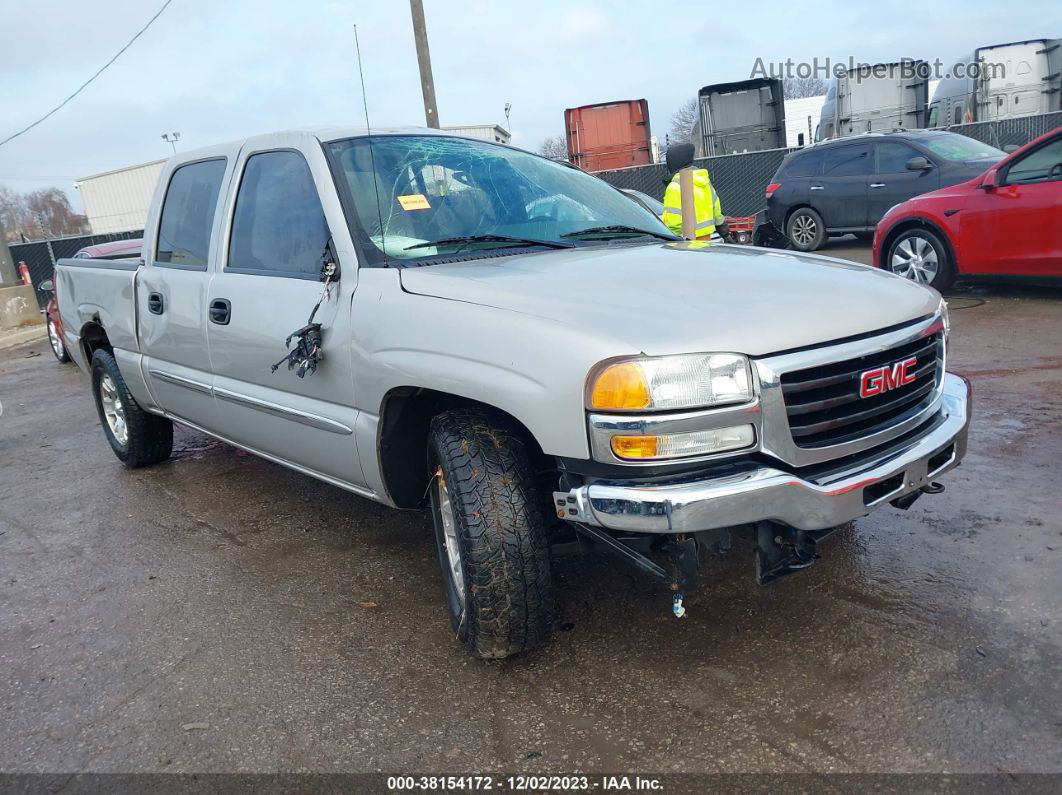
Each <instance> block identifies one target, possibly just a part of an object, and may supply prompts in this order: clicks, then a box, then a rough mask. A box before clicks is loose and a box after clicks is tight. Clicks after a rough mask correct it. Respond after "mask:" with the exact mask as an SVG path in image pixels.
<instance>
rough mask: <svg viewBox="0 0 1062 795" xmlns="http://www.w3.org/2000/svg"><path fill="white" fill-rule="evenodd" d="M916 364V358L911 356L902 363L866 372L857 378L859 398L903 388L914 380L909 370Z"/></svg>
mask: <svg viewBox="0 0 1062 795" xmlns="http://www.w3.org/2000/svg"><path fill="white" fill-rule="evenodd" d="M917 363H918V358H917V357H916V356H912V357H911V358H910V359H904V360H903V361H902V362H896V363H895V364H887V365H885V366H884V367H877V368H875V369H873V370H867V371H866V372H865V373H863V374H862V375H860V376H859V397H861V398H868V397H874V395H881V394H884V393H885V392H888V391H889V390H892V389H896V388H897V387H901V386H905V385H906V384H909V383H911V382H912V381H914V380H915V375H914V373H912V372H911V370H913V369H914V366H915V365H916V364H917Z"/></svg>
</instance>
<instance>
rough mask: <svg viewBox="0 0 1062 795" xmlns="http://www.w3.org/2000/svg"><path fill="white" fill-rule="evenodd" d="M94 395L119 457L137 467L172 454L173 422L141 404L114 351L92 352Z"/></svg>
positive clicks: (110, 441) (108, 438)
mask: <svg viewBox="0 0 1062 795" xmlns="http://www.w3.org/2000/svg"><path fill="white" fill-rule="evenodd" d="M92 395H93V397H94V398H95V399H96V411H97V412H98V413H99V415H100V424H101V425H102V426H103V433H104V435H105V436H106V437H107V442H108V443H109V444H110V445H111V449H112V450H113V451H114V454H115V455H116V456H118V460H119V461H121V462H122V463H123V464H125V465H126V466H127V467H130V468H136V467H144V466H149V465H150V464H157V463H158V462H159V461H165V460H166V459H167V458H169V457H170V453H171V452H173V423H172V422H170V421H169V420H168V419H166V418H165V417H159V416H158V415H156V414H151V413H149V412H147V411H144V410H143V409H142V408H140V406H139V405H137V402H136V400H134V399H133V395H132V394H131V393H130V392H129V387H127V386H126V385H125V379H124V378H122V373H121V371H119V370H118V362H116V361H115V360H114V356H113V355H112V354H111V352H110V351H107V350H104V349H100V350H97V351H96V352H95V353H94V354H92Z"/></svg>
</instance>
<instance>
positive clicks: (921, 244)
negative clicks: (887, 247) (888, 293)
mask: <svg viewBox="0 0 1062 795" xmlns="http://www.w3.org/2000/svg"><path fill="white" fill-rule="evenodd" d="M889 269H890V270H891V271H892V272H893V273H895V274H897V275H898V276H903V277H904V278H906V279H911V280H912V281H915V282H918V283H920V284H930V283H932V281H933V279H935V278H936V276H937V273H938V272H939V270H940V262H939V261H938V259H937V250H936V249H935V248H933V244H932V243H930V242H929V240H927V239H926V238H924V237H922V236H920V235H912V236H911V237H906V238H904V239H903V240H901V241H900V243H899V244H898V245H897V246H896V248H894V249H893V250H892V258H891V259H890V260H889Z"/></svg>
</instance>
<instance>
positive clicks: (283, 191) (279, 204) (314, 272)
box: [226, 150, 329, 279]
mask: <svg viewBox="0 0 1062 795" xmlns="http://www.w3.org/2000/svg"><path fill="white" fill-rule="evenodd" d="M328 238H329V232H328V222H327V221H326V220H325V216H324V210H323V209H322V208H321V198H320V196H318V194H317V186H316V185H315V184H314V181H313V176H312V175H311V174H310V167H309V166H308V165H307V164H306V160H305V158H303V156H302V155H301V154H299V153H298V152H293V151H290V150H284V151H277V152H259V153H258V154H254V155H251V156H250V157H249V158H247V165H246V166H245V167H244V170H243V179H242V180H241V181H240V190H239V193H237V195H236V208H235V210H234V212H233V218H232V235H231V237H230V239H229V259H228V264H227V266H226V268H227V270H231V271H242V272H244V273H255V274H260V275H265V276H293V277H304V278H313V279H317V278H319V277H320V273H321V265H322V262H323V257H324V255H325V247H326V246H327V245H328Z"/></svg>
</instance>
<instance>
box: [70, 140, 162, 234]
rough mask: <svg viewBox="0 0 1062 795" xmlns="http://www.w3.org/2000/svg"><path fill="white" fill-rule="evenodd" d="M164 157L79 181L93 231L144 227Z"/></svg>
mask: <svg viewBox="0 0 1062 795" xmlns="http://www.w3.org/2000/svg"><path fill="white" fill-rule="evenodd" d="M165 162H166V160H165V159H163V160H153V161H151V162H150V163H142V164H141V165H139V166H128V167H126V168H118V169H114V170H113V171H104V172H103V173H102V174H93V175H92V176H90V177H82V178H81V179H79V180H77V181H76V183H75V184H76V186H77V190H78V191H79V192H80V193H81V201H82V202H83V203H84V205H85V215H86V216H87V217H88V222H89V225H90V226H91V228H92V234H94V235H102V234H109V233H112V232H133V231H137V230H140V229H143V228H144V223H145V221H146V220H147V213H148V206H149V205H150V204H151V196H152V194H153V193H154V192H155V183H156V182H158V179H159V173H160V172H161V171H162V165H163V164H164V163H165Z"/></svg>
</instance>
